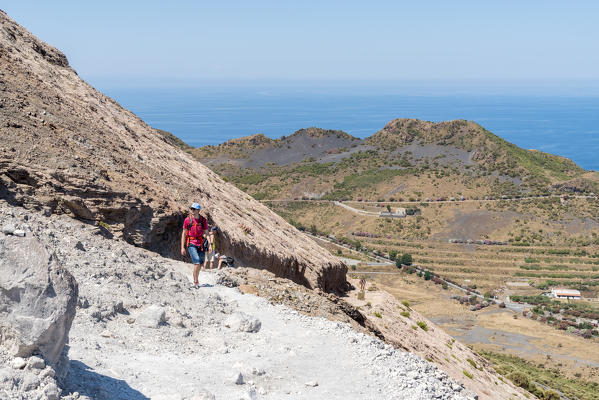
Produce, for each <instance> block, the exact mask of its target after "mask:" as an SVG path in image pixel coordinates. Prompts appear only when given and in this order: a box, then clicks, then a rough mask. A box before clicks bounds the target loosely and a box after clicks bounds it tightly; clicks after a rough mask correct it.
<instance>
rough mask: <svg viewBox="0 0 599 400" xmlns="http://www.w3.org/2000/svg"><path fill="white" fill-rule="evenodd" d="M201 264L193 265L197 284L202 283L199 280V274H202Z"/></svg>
mask: <svg viewBox="0 0 599 400" xmlns="http://www.w3.org/2000/svg"><path fill="white" fill-rule="evenodd" d="M200 266H201V264H194V266H193V284H194V285H196V286H197V285H199V284H200V283H199V282H198V275H199V274H200Z"/></svg>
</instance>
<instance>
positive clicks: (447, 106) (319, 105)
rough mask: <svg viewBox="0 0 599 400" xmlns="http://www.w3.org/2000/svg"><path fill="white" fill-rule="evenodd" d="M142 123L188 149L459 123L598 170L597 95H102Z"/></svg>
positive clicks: (225, 91) (233, 91)
mask: <svg viewBox="0 0 599 400" xmlns="http://www.w3.org/2000/svg"><path fill="white" fill-rule="evenodd" d="M106 92H107V93H108V94H109V95H110V96H112V97H113V98H115V99H116V100H117V101H118V102H119V103H121V105H123V106H124V107H126V108H128V109H130V110H132V111H133V112H134V113H136V114H137V115H139V116H140V117H141V118H142V119H143V120H144V121H145V122H147V123H148V124H149V125H151V126H153V127H155V128H160V129H164V130H167V131H169V132H172V133H173V134H175V135H176V136H178V137H179V138H181V139H183V140H184V141H185V142H187V143H188V144H190V145H192V146H203V145H208V144H210V145H216V144H220V143H222V142H225V141H227V140H229V139H232V138H237V137H241V136H247V135H252V134H255V133H263V134H265V135H266V136H269V137H271V138H278V137H280V136H282V135H289V134H291V133H293V132H294V131H296V130H298V129H301V128H308V127H312V126H316V127H319V128H325V129H339V130H343V131H346V132H348V133H349V134H351V135H354V136H356V137H360V138H364V137H367V136H370V135H372V134H373V133H375V132H377V131H378V130H380V129H381V128H382V127H383V126H384V125H385V124H386V123H387V122H388V121H390V120H392V119H394V118H417V119H422V120H428V121H436V122H437V121H445V120H453V119H467V120H471V121H475V122H478V123H479V124H481V125H482V126H484V127H485V128H486V129H488V130H489V131H491V132H493V133H495V134H496V135H499V136H500V137H502V138H504V139H506V140H508V141H510V142H512V143H515V144H516V145H518V146H520V147H523V148H525V149H537V150H542V151H545V152H548V153H553V154H558V155H561V156H565V157H568V158H570V159H572V160H574V161H575V162H576V163H578V164H579V165H580V166H581V167H583V168H586V169H593V170H599V157H597V152H598V150H599V96H580V97H579V96H550V95H537V96H531V95H527V96H518V95H473V94H460V95H419V96H414V95H403V94H392V93H388V92H385V91H381V92H379V93H378V94H377V92H376V91H373V92H368V91H367V90H361V91H356V92H346V93H343V91H339V90H332V91H330V92H327V91H323V90H315V91H310V90H305V89H303V90H299V89H296V90H286V91H285V90H268V89H257V88H230V87H229V88H221V89H215V88H208V89H143V90H140V89H116V90H107V91H106Z"/></svg>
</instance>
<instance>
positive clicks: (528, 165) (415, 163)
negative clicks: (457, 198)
mask: <svg viewBox="0 0 599 400" xmlns="http://www.w3.org/2000/svg"><path fill="white" fill-rule="evenodd" d="M191 153H192V154H193V155H194V156H196V157H197V158H198V159H200V160H201V161H202V162H204V163H206V164H207V165H209V166H210V167H211V168H212V169H213V170H214V171H216V172H217V173H219V174H220V175H222V176H224V177H226V178H228V179H230V180H231V181H232V182H234V183H235V184H236V185H237V186H239V187H240V188H241V189H243V190H245V191H247V192H249V193H250V194H252V195H254V196H256V197H257V198H272V199H274V198H277V199H289V198H298V197H318V198H325V199H337V198H345V199H352V198H357V197H367V198H372V199H383V200H390V199H395V198H398V197H405V198H421V199H424V198H426V197H430V198H433V197H445V196H452V195H455V193H457V192H460V193H461V194H462V195H467V196H469V197H471V198H473V197H484V196H498V195H499V196H500V195H505V194H508V195H522V194H530V193H550V192H555V191H556V190H560V188H567V189H568V190H571V191H584V192H590V191H597V190H598V189H597V178H596V175H595V174H592V173H591V174H589V173H588V172H587V171H585V170H584V169H582V168H580V167H579V166H578V165H576V164H575V163H574V162H573V161H571V160H569V159H567V158H564V157H559V156H555V155H552V154H548V153H543V152H540V151H537V150H525V149H522V148H520V147H518V146H516V145H514V144H512V143H509V142H507V141H506V140H504V139H501V138H500V137H498V136H496V135H494V134H493V133H491V132H489V131H487V130H486V129H484V128H483V127H482V126H480V125H479V124H477V123H475V122H471V121H464V120H456V121H448V122H440V123H434V122H428V121H420V120H415V119H395V120H392V121H390V122H389V123H388V124H386V125H385V127H384V128H383V129H381V130H380V131H379V132H376V133H374V134H373V135H372V136H370V137H368V138H366V139H363V140H361V139H358V138H355V137H353V136H351V135H349V134H347V133H346V132H343V131H334V130H323V129H319V128H308V129H301V130H299V131H297V132H295V133H293V134H292V135H290V136H287V137H285V136H284V137H281V138H279V139H270V138H267V137H266V136H264V135H253V136H248V137H244V138H239V139H233V140H230V141H228V142H225V143H223V144H221V145H218V146H204V147H200V148H197V149H194V150H191Z"/></svg>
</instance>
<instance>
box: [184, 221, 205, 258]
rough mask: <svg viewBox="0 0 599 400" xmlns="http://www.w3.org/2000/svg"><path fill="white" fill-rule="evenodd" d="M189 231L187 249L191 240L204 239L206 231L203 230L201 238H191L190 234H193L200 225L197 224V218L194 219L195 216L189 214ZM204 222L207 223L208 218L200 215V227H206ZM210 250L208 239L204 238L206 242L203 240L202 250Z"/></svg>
mask: <svg viewBox="0 0 599 400" xmlns="http://www.w3.org/2000/svg"><path fill="white" fill-rule="evenodd" d="M188 218H189V225H190V227H189V229H188V230H187V247H189V242H190V241H191V240H195V239H201V238H202V237H204V234H203V232H204V230H203V229H202V236H201V237H195V236H190V235H189V232H191V230H192V229H193V228H194V227H195V226H196V225H198V223H197V222H196V220H195V218H194V217H193V214H189V217H188ZM204 221H206V218H204V216H203V215H200V222H199V224H200V226H203V225H204ZM206 248H208V239H207V238H205V237H204V240H202V244H200V250H201V251H204V249H206Z"/></svg>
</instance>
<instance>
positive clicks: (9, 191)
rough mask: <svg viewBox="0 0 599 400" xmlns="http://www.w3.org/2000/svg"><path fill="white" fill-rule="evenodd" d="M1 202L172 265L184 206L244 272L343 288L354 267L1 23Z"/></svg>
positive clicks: (49, 50)
mask: <svg viewBox="0 0 599 400" xmlns="http://www.w3.org/2000/svg"><path fill="white" fill-rule="evenodd" d="M0 133H1V141H0V197H1V198H4V199H6V200H8V201H9V202H10V203H11V204H14V205H20V206H25V207H28V208H33V209H38V210H40V211H41V212H44V213H46V214H52V213H55V214H61V213H65V214H70V215H72V216H74V217H77V218H80V219H83V220H86V221H89V222H95V223H98V222H100V221H102V222H103V223H105V224H108V226H109V227H108V230H107V232H106V234H107V235H111V234H114V235H115V236H117V237H122V238H123V239H125V240H126V241H128V242H130V243H133V244H136V245H138V246H143V247H146V248H149V249H152V250H155V251H157V252H160V253H161V254H163V255H170V256H176V254H177V252H178V251H177V250H178V248H179V238H180V232H181V226H182V222H183V219H184V217H185V216H186V215H187V213H188V211H187V207H188V205H189V204H190V203H191V202H192V201H198V202H200V203H201V204H202V205H203V206H204V210H205V211H204V213H205V215H206V216H207V217H208V219H209V221H211V222H212V223H214V224H215V225H217V226H218V227H219V229H220V231H221V237H220V239H219V244H220V245H221V246H220V248H221V249H222V250H223V252H224V253H225V254H227V255H231V256H233V257H235V258H236V259H237V260H238V263H239V264H241V265H246V266H251V267H255V268H264V269H268V270H270V271H272V272H274V273H276V274H277V275H279V276H283V277H288V278H291V279H293V280H294V281H296V282H298V283H301V284H303V285H306V286H308V287H319V288H321V289H323V290H326V291H341V290H343V289H344V288H345V285H346V280H345V273H346V272H347V267H346V266H345V265H344V264H342V263H341V262H340V261H338V260H337V259H336V258H335V257H333V256H332V255H331V254H330V253H328V251H326V250H324V249H322V248H321V247H319V246H317V245H316V244H314V243H313V242H312V241H310V240H309V239H307V238H306V237H305V236H304V235H303V234H301V233H300V232H299V231H297V230H296V229H295V228H294V227H292V226H291V225H289V224H288V223H286V222H285V221H284V220H283V219H282V218H281V217H279V216H278V215H276V214H274V213H273V212H271V211H270V210H269V209H268V208H266V207H265V206H263V205H262V204H260V203H259V202H257V201H255V200H254V199H252V198H251V197H250V196H248V195H247V194H245V193H243V192H241V191H240V190H238V189H236V188H235V187H234V186H232V185H229V184H227V183H226V182H224V181H223V180H222V179H221V178H220V177H219V176H218V175H216V174H215V173H213V172H211V171H210V170H209V169H208V168H206V167H205V166H204V165H202V164H201V163H199V162H198V161H196V160H195V159H194V158H193V157H192V156H191V155H189V154H188V153H186V152H185V151H183V150H181V149H180V148H177V147H175V146H173V145H172V144H170V143H169V141H168V140H167V138H165V137H164V136H163V135H161V134H160V133H159V132H157V131H156V130H155V129H152V128H151V127H149V126H148V125H146V124H145V123H144V122H143V121H142V120H141V119H140V118H138V117H137V116H135V115H134V114H133V113H131V112H130V111H128V110H125V109H124V108H122V107H121V106H120V105H119V104H118V103H116V102H115V101H114V100H112V99H110V98H109V97H107V96H104V95H103V94H102V93H100V92H98V91H97V90H95V89H94V88H93V87H91V86H90V85H89V84H87V83H86V82H84V81H83V80H81V79H80V78H79V77H78V76H77V74H76V72H75V71H74V70H73V69H72V68H71V67H70V66H69V64H68V61H67V58H66V57H65V56H64V55H63V54H62V53H61V52H60V51H58V50H56V49H55V48H54V47H52V46H50V45H48V44H46V43H43V42H42V41H40V40H39V39H37V38H36V37H35V36H33V35H32V34H31V33H29V32H28V31H27V30H25V29H24V28H22V27H21V26H19V25H18V24H17V23H15V22H14V21H13V20H12V19H10V18H9V17H8V16H7V15H6V14H5V13H3V12H0Z"/></svg>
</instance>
